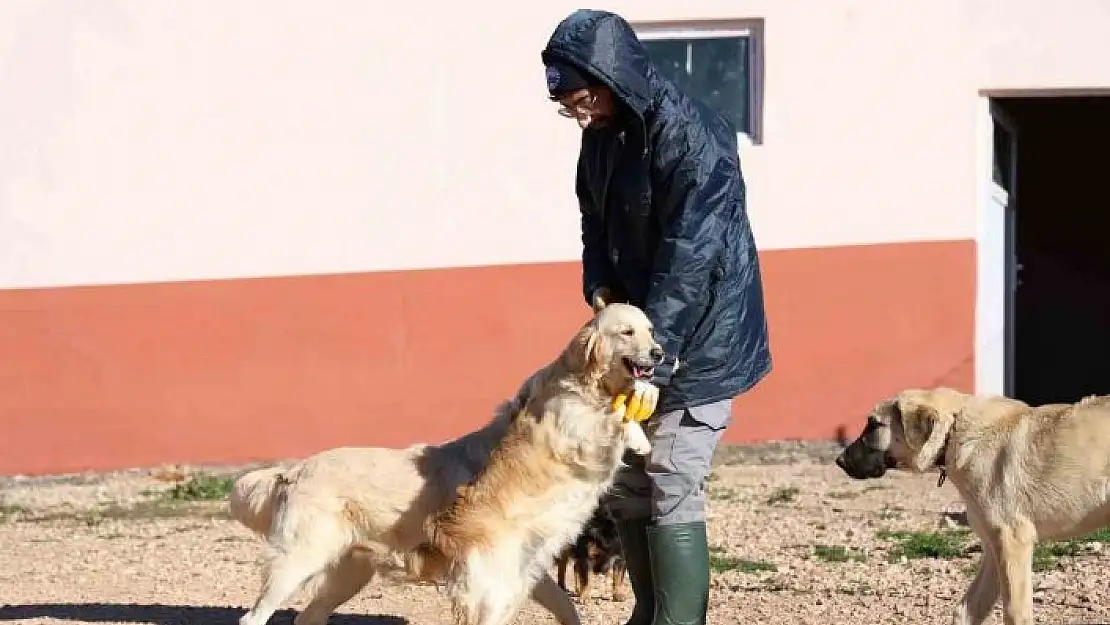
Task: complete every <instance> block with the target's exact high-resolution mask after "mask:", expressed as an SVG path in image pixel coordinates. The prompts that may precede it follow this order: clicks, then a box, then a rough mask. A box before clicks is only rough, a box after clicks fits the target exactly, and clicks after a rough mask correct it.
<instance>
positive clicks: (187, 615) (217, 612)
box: [0, 603, 408, 625]
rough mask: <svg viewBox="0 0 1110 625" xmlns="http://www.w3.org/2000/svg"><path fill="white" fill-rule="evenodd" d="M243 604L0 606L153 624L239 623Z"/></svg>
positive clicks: (283, 613) (22, 616)
mask: <svg viewBox="0 0 1110 625" xmlns="http://www.w3.org/2000/svg"><path fill="white" fill-rule="evenodd" d="M245 612H246V609H245V608H232V607H222V606H191V605H141V604H134V603H42V604H30V605H4V606H0V621H22V620H29V619H42V618H49V619H57V620H63V621H86V622H89V623H112V622H120V623H153V624H154V625H191V624H193V623H204V624H206V625H238V623H239V617H241V616H243V613H245ZM296 615H297V612H296V611H294V610H280V611H278V612H276V613H274V616H273V617H272V618H271V619H270V621H269V623H268V625H289V624H291V623H292V622H293V617H295V616H296ZM407 623H408V620H406V619H404V618H402V617H400V616H391V615H384V614H376V615H369V616H361V615H355V614H333V615H332V616H331V618H330V619H329V620H328V625H406V624H407Z"/></svg>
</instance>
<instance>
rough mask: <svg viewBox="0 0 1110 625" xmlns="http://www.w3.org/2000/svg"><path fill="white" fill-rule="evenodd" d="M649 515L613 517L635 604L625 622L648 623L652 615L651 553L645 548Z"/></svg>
mask: <svg viewBox="0 0 1110 625" xmlns="http://www.w3.org/2000/svg"><path fill="white" fill-rule="evenodd" d="M650 524H651V520H650V519H633V520H629V521H617V533H618V534H620V539H621V554H622V555H623V556H624V563H625V567H626V568H627V569H628V581H629V582H631V584H632V595H633V596H634V597H635V598H636V605H635V606H633V608H632V616H630V617H629V618H628V620H627V621H625V625H651V620H652V618H653V617H654V616H655V589H654V583H653V582H652V578H651V553H650V552H649V551H648V537H647V529H648V526H649V525H650Z"/></svg>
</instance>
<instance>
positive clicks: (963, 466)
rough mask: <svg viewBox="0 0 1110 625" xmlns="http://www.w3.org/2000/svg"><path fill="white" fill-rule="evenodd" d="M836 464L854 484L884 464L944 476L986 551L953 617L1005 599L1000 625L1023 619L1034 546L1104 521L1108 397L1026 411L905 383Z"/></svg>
mask: <svg viewBox="0 0 1110 625" xmlns="http://www.w3.org/2000/svg"><path fill="white" fill-rule="evenodd" d="M836 464H837V465H838V466H839V467H840V468H841V469H842V470H843V471H844V472H845V473H847V474H848V475H849V476H851V477H853V478H856V479H868V478H878V477H882V476H883V474H884V473H885V472H886V470H887V469H889V468H897V469H907V470H910V471H915V472H924V471H932V470H939V471H941V476H942V479H943V478H944V477H945V476H946V477H948V478H949V479H951V480H952V484H953V485H954V486H955V487H956V489H957V490H958V491H959V493H960V497H961V498H962V499H963V501H964V502H965V504H966V505H967V517H968V521H969V522H970V524H971V527H972V529H973V530H974V531H975V533H976V534H977V535H978V537H979V540H980V541H981V543H982V547H983V555H982V557H981V561H980V566H979V572H978V574H977V575H976V576H975V580H974V581H973V582H972V583H971V586H970V587H969V588H968V590H967V592H966V593H965V594H964V596H963V598H962V599H961V600H960V601H959V603H957V604H956V606H955V609H954V610H953V613H952V623H953V624H954V625H978V624H979V623H982V622H983V621H984V620H985V619H986V618H987V616H989V615H990V612H991V609H992V608H993V607H994V604H995V603H996V602H997V601H998V598H999V595H1000V594H1001V596H1002V607H1003V619H1004V622H1005V623H1006V625H1018V624H1021V625H1027V624H1030V623H1032V622H1033V618H1032V611H1033V586H1032V557H1033V548H1034V546H1035V545H1036V543H1037V542H1038V541H1040V540H1059V539H1065V538H1071V537H1075V536H1078V535H1081V534H1085V533H1088V532H1091V531H1094V530H1097V529H1099V528H1102V527H1105V526H1107V525H1108V524H1110V397H1088V398H1085V399H1083V400H1081V401H1079V402H1076V403H1074V404H1049V405H1043V406H1038V407H1032V406H1029V405H1028V404H1026V403H1024V402H1021V401H1018V400H1015V399H1010V398H1007V397H1000V396H992V395H969V394H966V393H962V392H959V391H956V390H953V389H950V388H944V387H941V388H936V389H932V390H919V389H908V390H904V391H902V392H901V393H898V394H897V395H896V396H894V397H893V398H890V399H887V400H885V401H882V402H880V403H879V404H878V405H877V406H876V407H875V409H874V410H873V412H872V414H871V415H870V417H869V418H868V421H867V425H866V427H865V428H864V429H863V432H862V433H861V434H860V435H859V437H858V438H857V439H856V440H855V441H853V442H852V443H851V444H850V445H849V446H848V447H846V448H845V449H844V451H843V452H841V454H840V456H839V457H838V458H837V459H836Z"/></svg>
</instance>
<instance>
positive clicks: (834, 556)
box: [813, 545, 867, 562]
mask: <svg viewBox="0 0 1110 625" xmlns="http://www.w3.org/2000/svg"><path fill="white" fill-rule="evenodd" d="M813 557H815V558H817V559H818V560H822V561H824V562H864V561H866V560H867V556H865V555H864V554H863V553H862V552H860V551H857V550H855V549H848V548H846V547H841V546H840V545H814V546H813Z"/></svg>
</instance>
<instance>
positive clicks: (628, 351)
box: [229, 305, 661, 625]
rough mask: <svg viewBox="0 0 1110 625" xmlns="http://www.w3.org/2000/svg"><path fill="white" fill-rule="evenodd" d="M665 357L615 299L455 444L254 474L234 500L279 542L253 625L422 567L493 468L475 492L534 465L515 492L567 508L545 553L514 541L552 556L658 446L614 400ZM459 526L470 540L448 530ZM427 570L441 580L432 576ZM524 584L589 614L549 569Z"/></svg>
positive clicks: (516, 583)
mask: <svg viewBox="0 0 1110 625" xmlns="http://www.w3.org/2000/svg"><path fill="white" fill-rule="evenodd" d="M660 356H661V354H660V353H659V347H658V346H657V345H656V344H655V343H654V341H653V340H652V338H651V326H650V323H648V321H647V319H646V317H645V316H644V315H643V313H642V312H640V311H639V310H638V309H636V308H633V307H631V306H623V305H622V306H614V307H611V308H607V309H605V310H603V311H602V312H600V313H597V314H595V316H594V317H593V318H592V319H591V320H590V321H588V322H587V323H586V324H585V325H583V326H582V328H581V329H580V330H579V331H578V332H576V334H575V336H574V338H573V339H572V340H571V341H570V343H569V345H567V347H566V348H565V349H564V350H563V351H562V353H561V354H560V355H559V357H558V358H557V359H556V360H555V361H554V362H552V363H550V364H548V365H547V366H545V367H544V368H543V369H541V370H540V371H538V372H537V373H535V374H533V375H532V376H531V377H530V378H529V379H528V380H526V381H525V383H524V384H523V385H522V386H521V387H520V389H519V390H518V392H517V394H516V396H515V397H513V398H512V399H510V400H508V401H505V402H503V403H502V404H501V405H500V406H499V407H498V408H497V410H496V411H495V415H494V418H493V419H492V420H491V421H490V422H488V423H487V424H486V425H485V426H484V427H482V428H480V429H478V430H476V431H474V432H471V433H469V434H467V435H465V436H462V437H460V438H458V439H456V440H452V441H449V442H447V443H444V444H441V445H426V444H417V445H413V446H410V447H408V448H405V449H388V448H379V447H341V448H337V449H331V450H328V451H324V452H322V453H319V454H316V455H314V456H311V457H309V458H307V459H305V460H304V461H302V462H299V463H295V464H294V465H293V466H292V467H290V468H288V469H284V468H281V467H269V468H264V469H258V470H255V471H252V472H250V473H247V474H245V475H243V476H241V477H240V478H239V479H238V480H237V481H236V483H235V485H234V488H233V491H232V493H231V496H230V498H229V509H230V513H231V515H232V517H233V518H235V519H237V520H238V521H239V522H240V523H242V524H243V525H244V526H246V527H247V528H249V529H251V530H252V531H254V532H256V533H257V534H258V535H260V536H261V537H263V538H264V539H265V541H266V550H265V554H264V562H263V571H262V573H263V576H262V588H261V592H260V594H259V596H258V599H257V601H256V602H255V604H254V606H253V607H252V608H251V609H250V610H249V611H248V612H247V613H246V614H244V615H243V617H242V618H241V619H240V623H241V624H242V625H263V624H264V623H266V622H267V621H268V620H269V618H270V617H271V616H272V615H273V613H274V611H276V610H277V608H278V607H279V606H280V604H281V603H282V602H284V601H285V600H286V599H287V598H288V597H289V596H290V595H292V594H293V593H294V592H295V591H296V590H297V589H298V588H302V587H303V588H304V589H305V590H306V591H307V594H308V595H309V596H310V597H311V600H310V601H309V604H308V605H307V606H306V607H305V609H304V611H302V612H301V613H300V614H299V615H297V618H296V620H295V623H296V625H323V624H324V623H326V621H327V619H328V617H329V615H330V614H331V613H332V612H334V610H335V609H336V608H338V607H339V606H340V605H341V604H343V603H344V602H346V601H348V600H349V599H350V598H351V597H353V596H354V595H355V594H356V593H357V592H358V591H359V590H360V589H361V588H362V587H364V586H365V585H366V584H367V583H368V582H369V581H370V580H371V579H372V578H373V576H374V575H375V573H398V569H399V568H400V567H401V566H407V567H411V566H413V564H412V563H413V562H417V560H415V559H413V558H412V555H411V554H413V553H414V551H413V550H414V549H416V548H417V547H418V546H421V549H426V548H427V544H426V543H427V541H428V536H429V535H428V534H426V533H425V529H426V528H425V522H426V521H427V520H428V519H429V518H430V517H431V516H432V515H434V514H435V513H437V512H439V511H441V510H443V509H444V508H446V507H447V506H448V505H449V504H451V502H452V501H453V500H454V499H455V497H456V495H457V490H456V489H457V488H459V487H460V486H461V485H464V484H466V483H468V482H470V481H471V480H473V479H474V478H475V476H479V475H482V476H483V477H481V478H479V479H478V483H477V484H476V485H475V486H474V487H473V488H472V489H470V490H467V491H466V492H467V493H469V494H467V495H464V499H463V501H467V502H469V501H470V500H471V498H472V497H473V496H474V495H475V494H477V493H482V492H485V489H486V488H488V487H489V486H490V485H491V484H492V483H493V482H491V479H492V480H497V479H500V478H498V477H496V476H503V475H504V473H505V472H506V471H514V470H521V471H527V474H524V473H522V474H520V475H518V476H516V478H514V479H517V480H518V481H517V483H516V484H517V486H520V484H521V483H520V482H519V480H520V479H524V480H528V483H527V485H526V490H525V491H521V490H520V489H519V488H516V489H515V490H514V489H513V488H510V489H509V490H506V491H505V495H506V496H507V497H516V498H517V501H521V502H522V505H524V506H526V507H527V506H542V507H544V508H545V512H548V513H553V514H551V517H552V518H551V519H550V520H551V522H552V523H551V524H549V525H550V527H551V528H555V529H554V530H551V529H549V530H546V533H545V534H544V536H545V543H544V545H545V546H544V549H545V552H544V554H543V555H539V556H537V554H536V552H535V549H533V547H532V546H531V545H525V544H520V543H518V542H506V543H501V545H502V546H503V547H504V549H508V550H511V549H518V550H519V551H518V553H516V555H515V556H514V558H515V560H518V561H519V560H521V559H525V560H528V561H529V562H547V561H549V560H550V555H548V553H547V552H548V551H551V550H552V549H556V548H561V546H562V544H561V541H562V540H563V535H564V534H566V533H567V532H568V531H570V530H572V529H573V533H572V535H571V537H573V534H576V533H577V531H578V529H580V528H581V525H582V524H583V523H584V522H585V517H586V516H588V514H589V510H587V511H586V515H585V516H583V515H581V514H580V513H579V512H578V510H579V508H580V507H581V504H579V503H577V498H579V497H580V498H581V501H582V502H587V501H589V502H591V503H592V504H596V501H597V496H596V494H597V493H595V491H599V490H600V489H603V488H604V487H605V486H606V485H607V484H608V481H609V479H610V477H611V474H612V472H613V470H615V468H616V464H617V463H618V462H619V460H620V457H621V454H622V453H623V452H624V449H625V447H626V445H627V446H628V447H629V448H630V449H632V451H633V452H634V453H639V454H646V453H648V452H649V451H650V449H651V447H650V445H649V444H648V441H647V438H646V437H645V436H644V433H643V431H642V430H641V429H640V426H639V425H638V424H636V423H633V422H624V421H622V420H621V418H620V416H618V413H616V412H614V411H613V409H612V407H611V401H612V397H613V396H615V395H616V394H617V393H619V392H626V393H627V392H628V391H629V388H630V387H631V385H632V384H633V383H634V377H637V376H638V377H640V378H643V377H646V376H649V375H650V374H651V373H652V367H653V363H654V362H656V361H657V360H658V359H659V357H660ZM634 374H635V375H634ZM641 383H642V382H641ZM529 437H534V438H529ZM528 445H534V446H535V450H537V451H542V453H543V454H547V455H546V456H544V457H540V455H537V454H530V455H527V457H525V456H524V455H522V454H521V450H523V449H524V448H525V447H527V446H528ZM541 455H542V454H541ZM491 462H492V464H493V466H492V467H490V469H489V471H486V472H485V473H483V471H484V469H485V468H486V467H487V465H488V464H489V463H491ZM506 463H508V464H506ZM525 475H527V476H528V477H525ZM557 476H558V477H557ZM556 477H557V479H566V480H567V482H568V483H567V484H566V486H567V488H565V489H562V491H560V492H563V493H564V495H563V497H561V498H559V497H555V498H554V499H552V498H550V497H549V498H548V499H549V500H550V503H544V504H541V503H540V502H539V501H538V500H534V499H529V498H528V497H529V496H530V495H529V493H532V494H540V493H542V492H545V491H546V490H549V485H550V483H551V480H552V479H556ZM510 481H512V480H510ZM522 497H523V499H522ZM564 504H565V505H564ZM560 506H562V507H560ZM451 509H452V510H456V511H463V510H465V509H466V508H465V507H459V506H457V505H456V506H455V507H452V508H451ZM454 518H456V519H457V520H458V522H459V523H461V524H456V525H447V526H445V527H449V529H448V531H449V532H452V531H455V530H458V531H459V532H461V533H471V534H473V535H475V536H477V535H482V532H483V531H484V529H483V528H488V527H489V526H488V525H487V524H486V523H487V522H488V521H489V519H474V522H475V523H478V524H480V526H478V525H475V526H469V525H467V524H468V523H469V521H467V520H466V519H467V518H469V517H468V516H467V515H465V514H464V515H455V517H454ZM555 519H558V523H555ZM533 526H534V519H532V518H531V517H529V516H527V515H525V516H522V517H517V518H514V519H509V520H507V522H506V523H504V524H502V527H507V528H512V531H511V533H509V534H506V538H507V539H508V540H509V541H512V540H514V538H512V537H515V536H519V535H521V534H522V533H526V532H527V531H528V530H529V528H532V527H533ZM552 531H554V532H555V534H557V535H554V536H553V535H551V534H552ZM450 535H458V536H460V538H461V534H451V533H448V534H440V536H441V537H445V536H450ZM435 544H437V545H440V544H442V543H441V542H436V543H435ZM459 545H460V546H461V543H459ZM502 552H504V550H502ZM406 554H409V557H407V558H406ZM516 571H517V569H516V568H515V567H514V568H513V569H512V570H509V569H500V570H497V569H490V570H489V571H488V574H489V575H491V577H490V578H489V579H487V580H485V582H484V583H485V584H487V585H488V584H493V585H495V586H497V585H499V584H500V583H501V576H502V575H509V574H512V573H514V572H516ZM421 576H422V577H424V578H425V579H427V578H428V572H427V571H425V572H424V573H422V574H421ZM397 578H399V576H398V577H397ZM410 579H411V578H410ZM510 582H511V585H512V586H513V587H514V588H523V589H524V590H523V593H524V594H523V595H522V596H521V597H519V599H523V598H525V597H527V596H528V595H530V596H531V597H532V599H534V600H535V601H536V602H538V603H539V604H541V605H542V606H543V607H545V608H546V609H547V610H548V611H549V612H551V613H552V615H553V616H554V617H555V618H556V620H558V621H559V622H560V623H561V624H562V625H577V624H578V623H579V617H578V614H577V611H576V610H575V608H574V605H573V604H572V603H571V601H570V599H569V598H568V597H567V594H566V593H565V592H564V591H563V590H562V589H561V588H559V586H558V585H557V584H556V583H555V581H554V580H553V579H551V576H550V575H548V574H546V573H545V572H544V571H543V570H542V569H541V568H539V567H531V568H529V570H528V575H527V580H525V579H524V578H523V575H522V576H521V577H520V578H518V579H514V580H510ZM518 603H519V601H518ZM512 607H513V608H515V607H516V603H514V604H513V606H512Z"/></svg>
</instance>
